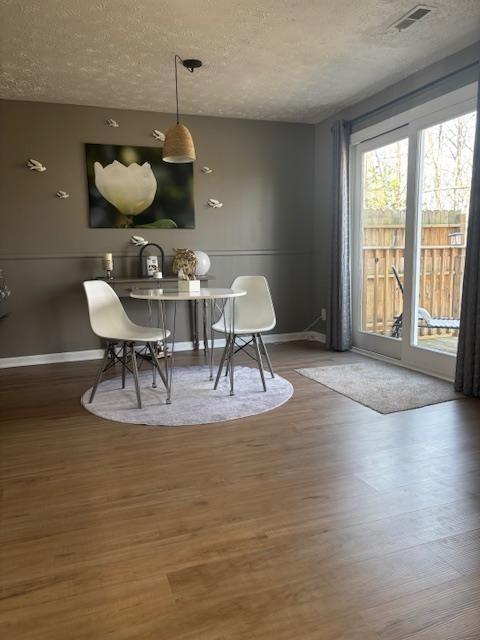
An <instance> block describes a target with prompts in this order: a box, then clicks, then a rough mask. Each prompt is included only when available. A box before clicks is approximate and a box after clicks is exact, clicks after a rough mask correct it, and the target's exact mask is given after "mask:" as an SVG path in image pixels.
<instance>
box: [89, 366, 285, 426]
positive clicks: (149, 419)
mask: <svg viewBox="0 0 480 640" xmlns="http://www.w3.org/2000/svg"><path fill="white" fill-rule="evenodd" d="M209 376H210V369H209V367H178V368H175V369H174V372H173V385H172V404H169V405H168V404H165V399H166V392H165V388H164V386H163V384H162V382H161V380H160V381H158V387H157V388H156V389H152V372H151V371H144V372H141V373H140V376H139V378H140V387H141V393H142V405H143V406H142V408H141V409H137V400H136V395H135V389H134V386H133V379H132V376H127V384H126V388H125V389H122V380H121V378H120V377H118V378H112V379H110V380H105V381H104V382H102V383H101V384H99V385H98V389H97V393H96V395H95V399H94V401H93V402H92V404H88V398H89V396H90V389H89V390H88V391H86V392H85V393H84V394H83V396H82V405H83V406H84V407H85V409H87V410H88V411H90V412H91V413H94V414H95V415H97V416H100V417H101V418H105V419H106V420H114V421H115V422H127V423H130V424H144V425H150V426H165V427H177V426H181V425H193V424H210V423H212V422H225V421H226V420H235V419H236V418H245V417H247V416H254V415H256V414H258V413H264V412H265V411H271V410H272V409H275V408H276V407H279V406H280V405H282V404H284V403H285V402H287V401H288V400H289V399H290V398H291V396H292V394H293V387H292V385H291V384H290V382H288V380H285V378H281V377H280V376H279V375H277V374H275V378H271V377H270V374H269V373H267V372H265V380H266V383H267V391H266V392H265V391H263V388H262V383H261V379H260V374H259V372H258V369H254V368H252V367H235V395H234V396H230V383H229V379H228V378H225V377H224V376H222V378H221V380H220V383H219V385H218V389H217V390H216V391H214V390H213V382H212V381H211V380H210V379H209ZM157 378H158V376H157Z"/></svg>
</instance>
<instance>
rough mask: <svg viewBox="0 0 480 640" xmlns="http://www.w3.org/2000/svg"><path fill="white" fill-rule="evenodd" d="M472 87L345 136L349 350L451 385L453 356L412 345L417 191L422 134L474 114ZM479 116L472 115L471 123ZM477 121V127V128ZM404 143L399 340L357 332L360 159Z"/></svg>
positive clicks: (417, 260)
mask: <svg viewBox="0 0 480 640" xmlns="http://www.w3.org/2000/svg"><path fill="white" fill-rule="evenodd" d="M477 89H478V83H472V84H469V85H467V86H465V87H462V88H461V89H457V90H455V91H452V92H450V93H447V94H445V95H443V96H441V97H440V98H435V99H434V100H431V101H429V102H426V103H424V104H422V105H420V106H418V107H414V108H413V109H410V110H408V111H404V112H402V113H401V114H398V115H397V116H394V117H392V118H388V119H387V120H385V121H383V122H380V123H378V124H375V125H373V126H371V127H367V128H365V129H362V130H360V131H357V132H355V133H353V134H352V136H351V148H350V150H351V154H350V158H351V164H350V175H351V202H352V242H351V245H352V247H351V248H352V310H353V343H354V347H356V348H359V349H361V350H363V351H367V352H372V353H374V354H378V355H380V356H386V357H389V358H393V359H395V360H398V361H399V362H400V363H402V364H404V365H405V366H407V367H409V368H413V369H419V370H421V371H426V372H429V373H432V374H434V375H437V376H439V377H442V378H446V379H449V380H453V378H454V374H455V363H456V356H455V355H453V354H446V353H442V352H440V351H436V350H434V349H429V348H425V347H422V348H420V347H418V346H417V345H416V332H415V329H416V326H415V324H416V323H414V322H412V318H417V313H418V277H417V275H418V274H419V269H420V251H418V248H419V243H420V241H421V224H422V219H421V215H420V211H419V210H420V207H421V202H420V198H419V195H420V189H421V185H422V175H421V169H422V144H423V130H424V129H426V128H428V127H431V126H434V125H435V124H438V123H440V122H444V121H446V120H449V119H452V118H455V117H457V116H460V115H463V114H466V113H469V112H471V111H475V110H476V108H477V98H476V95H477ZM478 117H479V115H478V114H477V118H478ZM478 122H479V121H478V120H477V126H479V124H478ZM405 137H408V169H407V202H406V217H405V251H404V256H405V258H404V295H403V332H402V338H401V339H395V338H389V337H388V336H380V335H377V334H369V333H367V332H364V331H362V330H361V328H359V327H361V324H358V323H361V287H362V282H363V274H362V244H363V229H362V217H361V209H362V199H361V186H362V164H363V163H362V162H361V161H360V158H361V155H362V153H364V152H365V151H368V150H371V149H375V148H378V147H379V146H384V145H386V144H389V143H391V142H395V141H398V140H401V139H404V138H405Z"/></svg>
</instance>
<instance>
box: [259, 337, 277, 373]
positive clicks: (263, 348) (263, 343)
mask: <svg viewBox="0 0 480 640" xmlns="http://www.w3.org/2000/svg"><path fill="white" fill-rule="evenodd" d="M258 339H259V340H260V344H261V346H262V350H263V353H264V354H265V358H266V360H267V364H268V368H269V370H270V375H271V376H272V378H275V374H274V373H273V367H272V362H271V360H270V356H269V355H268V351H267V347H266V346H265V342H264V340H263V338H262V334H261V333H259V334H258Z"/></svg>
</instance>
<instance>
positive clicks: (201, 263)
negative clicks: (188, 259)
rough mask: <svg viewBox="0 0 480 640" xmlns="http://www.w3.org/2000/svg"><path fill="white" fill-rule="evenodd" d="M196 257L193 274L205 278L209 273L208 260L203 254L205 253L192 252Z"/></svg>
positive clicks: (209, 264)
mask: <svg viewBox="0 0 480 640" xmlns="http://www.w3.org/2000/svg"><path fill="white" fill-rule="evenodd" d="M194 253H195V255H196V257H197V268H196V269H195V274H196V275H197V276H206V275H207V273H208V272H209V271H210V266H211V263H210V258H209V257H208V255H207V254H206V253H205V251H194Z"/></svg>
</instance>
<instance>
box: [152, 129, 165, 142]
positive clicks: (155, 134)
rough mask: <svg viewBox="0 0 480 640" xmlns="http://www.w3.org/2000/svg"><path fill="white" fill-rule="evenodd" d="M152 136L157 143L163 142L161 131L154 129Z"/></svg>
mask: <svg viewBox="0 0 480 640" xmlns="http://www.w3.org/2000/svg"><path fill="white" fill-rule="evenodd" d="M152 136H153V137H154V138H155V140H158V141H159V142H165V134H164V133H163V132H162V131H159V130H158V129H154V130H153V131H152Z"/></svg>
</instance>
